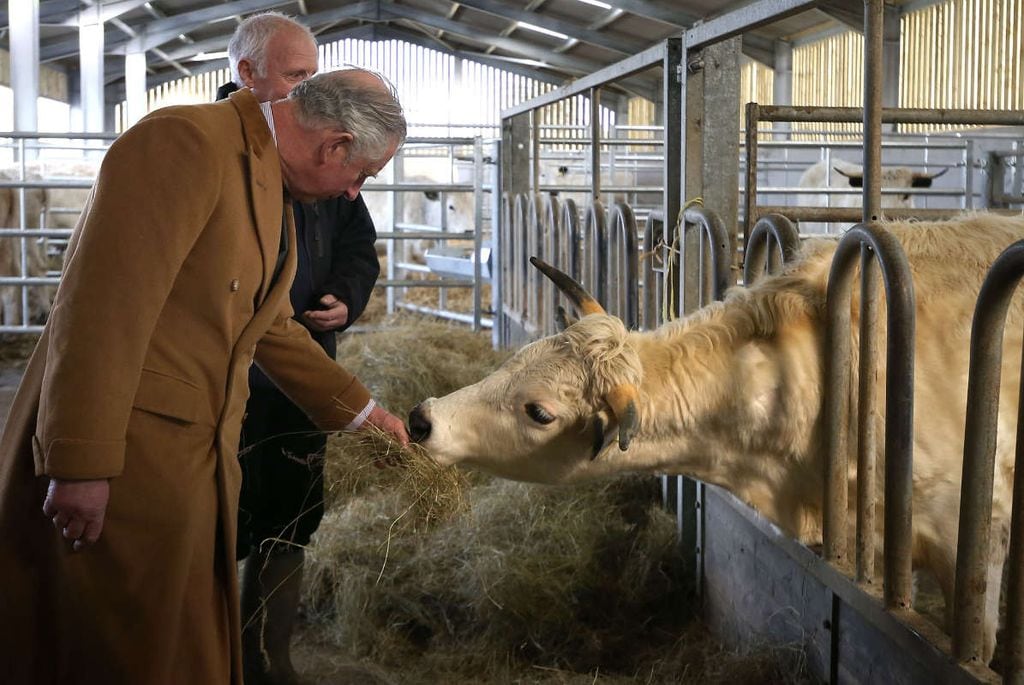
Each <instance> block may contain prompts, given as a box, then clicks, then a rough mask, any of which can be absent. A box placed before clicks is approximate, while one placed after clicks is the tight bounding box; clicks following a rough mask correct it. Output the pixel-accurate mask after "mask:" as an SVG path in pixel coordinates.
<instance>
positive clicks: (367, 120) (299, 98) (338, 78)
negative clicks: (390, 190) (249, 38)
mask: <svg viewBox="0 0 1024 685" xmlns="http://www.w3.org/2000/svg"><path fill="white" fill-rule="evenodd" d="M367 75H369V76H372V77H373V78H371V79H368V78H366V76H367ZM288 99H289V100H291V101H293V102H295V104H296V111H297V114H298V119H299V122H300V123H301V124H303V125H304V126H307V127H309V128H340V129H341V130H343V131H347V132H348V133H351V134H352V139H353V140H352V153H353V154H355V155H358V156H362V157H366V158H368V159H379V158H380V157H382V156H383V155H384V153H385V152H386V151H387V150H388V148H389V147H391V145H392V144H394V143H396V142H397V143H398V145H401V144H402V143H404V142H405V136H406V124H405V113H404V112H403V111H402V105H401V103H399V102H398V92H397V91H396V89H395V87H394V85H392V84H391V82H390V81H388V80H387V79H386V78H384V77H383V76H381V75H380V74H378V73H376V72H374V71H370V70H369V69H360V68H353V69H343V70H341V71H332V72H327V73H323V74H317V75H316V76H314V77H312V78H310V79H307V80H305V81H303V82H302V83H300V84H298V85H297V86H295V88H293V89H292V92H291V93H289V94H288Z"/></svg>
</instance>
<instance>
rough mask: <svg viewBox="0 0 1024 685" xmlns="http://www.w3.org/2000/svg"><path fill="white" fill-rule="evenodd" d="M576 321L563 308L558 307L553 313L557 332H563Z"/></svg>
mask: <svg viewBox="0 0 1024 685" xmlns="http://www.w3.org/2000/svg"><path fill="white" fill-rule="evenodd" d="M577 321H579V319H577V318H576V317H575V316H572V315H571V314H569V313H568V312H567V311H565V307H563V306H562V305H558V311H556V312H555V322H556V323H557V324H558V330H560V331H564V330H565V329H566V328H568V327H569V326H571V325H573V324H574V323H576V322H577Z"/></svg>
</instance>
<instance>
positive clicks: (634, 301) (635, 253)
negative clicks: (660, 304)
mask: <svg viewBox="0 0 1024 685" xmlns="http://www.w3.org/2000/svg"><path fill="white" fill-rule="evenodd" d="M608 223H609V224H610V225H611V228H610V233H609V236H608V271H607V273H608V278H607V279H606V280H608V281H609V284H610V288H609V290H610V292H609V295H608V299H609V304H610V305H613V306H611V308H610V309H609V311H610V312H611V313H612V314H615V315H616V316H618V317H619V318H620V319H622V321H623V323H625V324H626V328H629V329H636V328H639V327H640V309H639V308H640V274H639V271H640V252H639V247H638V245H637V236H636V217H635V216H633V210H632V209H631V208H630V206H629V205H628V204H626V203H624V202H617V203H615V205H614V206H613V207H612V208H611V210H610V211H609V216H608Z"/></svg>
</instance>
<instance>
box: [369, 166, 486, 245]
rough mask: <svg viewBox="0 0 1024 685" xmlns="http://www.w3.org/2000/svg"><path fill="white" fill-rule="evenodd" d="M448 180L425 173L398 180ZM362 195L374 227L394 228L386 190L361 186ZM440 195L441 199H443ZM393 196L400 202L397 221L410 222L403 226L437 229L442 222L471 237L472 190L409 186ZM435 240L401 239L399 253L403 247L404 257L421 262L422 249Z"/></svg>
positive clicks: (416, 182)
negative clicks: (456, 190) (444, 190)
mask: <svg viewBox="0 0 1024 685" xmlns="http://www.w3.org/2000/svg"><path fill="white" fill-rule="evenodd" d="M449 183H450V181H449V180H440V181H439V180H437V179H436V178H431V177H429V176H409V177H406V178H404V179H403V180H402V184H405V185H432V186H436V185H448V184H449ZM371 187H372V186H371ZM362 195H363V201H364V202H366V207H367V209H368V210H369V212H370V217H371V218H372V219H373V223H374V226H375V227H376V229H377V230H378V231H388V232H391V231H394V230H395V228H394V224H395V220H394V210H393V207H392V203H391V197H390V196H389V194H388V193H386V192H382V191H373V190H366V189H365V188H364V190H363V193H362ZM442 196H443V199H444V202H443V203H442ZM396 199H398V200H399V201H400V202H401V205H402V219H401V221H399V222H398V223H405V224H410V226H409V227H408V228H407V229H404V230H408V231H426V230H431V229H435V230H438V231H440V230H441V226H442V224H444V226H445V229H446V230H447V231H448V232H450V233H465V234H467V236H468V238H469V239H472V237H473V231H474V227H475V211H474V199H473V193H471V192H465V191H459V192H454V191H452V192H445V193H441V192H440V191H437V190H415V191H413V190H410V191H402V192H401V197H400V198H396ZM417 227H419V228H417ZM435 242H436V241H433V240H424V239H422V238H412V239H408V240H402V241H400V242H399V244H398V249H399V250H400V252H399V254H403V252H401V250H403V249H404V250H405V253H404V254H406V255H407V257H406V258H407V259H409V260H411V261H414V262H419V263H421V264H422V263H423V262H424V255H425V253H426V251H427V250H428V249H430V248H432V247H433V246H434V245H435ZM378 254H384V251H383V250H382V249H381V246H378Z"/></svg>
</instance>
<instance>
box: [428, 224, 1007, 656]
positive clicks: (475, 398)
mask: <svg viewBox="0 0 1024 685" xmlns="http://www.w3.org/2000/svg"><path fill="white" fill-rule="evenodd" d="M887 228H888V230H890V231H891V232H892V233H893V234H894V235H895V236H896V237H897V238H898V239H899V241H900V242H901V243H902V245H903V248H904V250H905V251H906V254H907V257H908V258H909V261H910V264H911V268H912V271H913V276H914V288H915V293H916V316H917V324H916V325H917V337H916V349H915V376H916V384H915V410H914V502H913V506H914V515H913V559H914V563H915V565H916V566H918V567H921V568H926V569H928V570H930V571H931V572H932V573H934V575H935V577H936V579H937V580H938V581H939V584H940V585H941V587H942V589H943V592H944V594H945V598H946V603H947V604H946V606H947V608H948V607H951V606H952V593H953V576H954V567H955V558H956V531H957V516H958V511H959V501H960V478H961V464H962V454H963V445H964V417H965V405H966V388H967V368H968V350H969V345H968V342H969V338H970V329H971V319H972V315H973V311H974V306H975V300H976V298H977V295H978V291H979V288H980V284H981V282H982V280H983V278H984V276H985V273H986V270H987V269H988V267H989V266H990V265H991V263H992V262H993V261H994V260H995V258H996V257H997V256H998V255H999V253H1000V252H1001V251H1002V250H1003V249H1004V248H1005V247H1007V246H1008V245H1010V244H1012V243H1014V242H1015V241H1017V240H1020V239H1022V238H1024V218H1022V217H1014V218H1007V217H997V216H987V215H981V214H979V215H972V216H965V217H962V218H960V219H959V220H956V221H950V222H943V223H917V224H914V223H893V224H888V225H887ZM834 248H835V242H834V241H832V240H829V239H818V240H815V241H812V242H809V243H807V244H806V245H805V249H804V256H803V258H802V260H801V261H799V262H798V263H796V264H795V265H793V266H790V267H789V268H788V269H787V270H786V271H785V272H784V273H783V274H781V275H779V276H775V277H771V278H767V279H765V280H763V281H762V282H760V283H757V284H755V285H754V286H752V287H751V288H749V289H742V288H735V289H733V290H732V291H730V293H729V294H728V297H727V299H726V301H725V302H723V303H716V304H712V305H710V306H708V307H705V308H704V309H702V310H700V311H699V312H697V313H695V314H693V315H691V316H689V317H687V318H685V319H683V320H679V321H675V322H672V323H668V324H665V325H663V326H662V327H661V328H659V329H657V330H655V331H651V332H637V331H627V330H626V328H625V327H624V326H623V324H622V322H621V321H620V320H619V319H617V318H615V317H613V316H609V315H606V314H604V313H600V312H598V313H592V314H590V315H587V316H584V317H583V318H582V319H580V320H579V321H578V322H576V323H574V324H572V325H570V326H569V327H568V328H566V330H564V331H563V332H561V333H559V334H556V335H553V336H551V337H548V338H544V339H542V340H539V341H537V342H534V343H532V344H530V345H527V346H526V347H524V348H523V349H521V350H520V351H519V352H518V353H517V354H516V355H515V356H514V357H513V358H512V359H511V360H509V361H508V362H507V363H506V364H505V365H504V366H502V367H501V368H500V369H499V370H498V371H496V372H494V373H493V374H492V375H490V376H489V377H487V378H486V379H484V380H482V381H480V382H479V383H476V384H475V385H471V386H468V387H466V388H462V389H461V390H458V391H456V392H454V393H452V394H450V395H448V396H446V397H442V398H439V399H434V398H432V399H428V400H426V401H425V402H423V403H422V404H421V405H420V406H419V407H417V408H416V409H414V410H413V412H412V414H411V415H410V417H409V425H410V432H411V434H412V435H413V437H414V439H416V440H417V441H418V442H420V443H421V444H422V445H423V446H424V447H425V448H426V449H427V450H428V452H429V453H430V454H431V455H432V456H433V458H434V459H436V460H437V461H438V462H440V463H442V464H465V465H469V466H475V467H479V468H481V469H484V470H487V471H490V472H492V473H495V474H497V475H499V476H504V477H506V478H513V479H518V480H529V481H540V482H547V483H570V482H573V481H578V480H582V479H588V478H596V477H601V476H608V475H612V474H619V473H622V472H627V471H630V472H651V473H669V474H684V475H688V476H692V477H695V478H699V479H701V480H703V481H706V482H709V483H715V484H718V485H721V486H723V487H725V488H727V489H728V490H730V491H732V492H733V493H735V494H736V495H737V496H739V497H740V498H742V499H744V500H746V501H747V502H749V503H750V504H751V505H753V506H754V507H755V508H757V509H758V510H760V511H761V512H762V513H763V514H764V515H765V516H767V517H769V518H770V519H772V520H773V521H775V522H776V523H777V524H778V525H779V526H781V527H782V528H784V529H785V530H787V531H788V532H789V533H791V534H792V535H794V536H796V537H798V538H799V539H801V540H804V541H806V542H809V543H811V542H817V541H820V521H821V517H822V496H823V495H822V489H823V482H824V476H823V474H824V441H823V437H824V435H823V430H824V426H823V417H822V401H823V399H822V397H823V391H822V373H823V354H822V347H823V345H824V328H825V308H824V303H825V289H826V281H827V276H828V272H829V266H830V263H831V258H832V254H833V252H834ZM563 290H565V288H563ZM855 290H856V289H855ZM586 297H587V296H585V294H584V296H583V297H582V299H583V302H584V311H588V310H590V311H592V310H593V307H590V306H588V305H586ZM853 309H854V311H853V314H854V322H853V326H852V329H853V331H854V333H853V335H854V338H856V337H857V334H856V331H857V323H856V320H857V316H856V314H857V305H856V304H855V305H854V307H853ZM880 319H881V321H883V322H884V314H883V315H882V317H880ZM1022 325H1024V305H1022V303H1021V302H1020V300H1019V299H1015V300H1014V303H1013V305H1012V306H1011V310H1010V317H1009V321H1008V324H1007V326H1006V331H1007V333H1006V341H1005V346H1006V349H1005V350H1004V355H1003V360H1004V371H1003V384H1002V389H1003V393H1002V401H1001V403H1000V405H999V411H1000V417H999V427H1000V431H1001V432H1000V440H999V445H998V451H997V454H996V480H995V492H994V506H993V525H994V529H993V539H994V540H996V541H997V542H996V544H995V549H994V550H993V558H992V563H991V567H990V574H989V583H990V584H989V587H990V588H994V589H997V588H998V587H999V572H1000V569H1001V566H1002V559H1003V556H1004V548H1005V540H1006V530H1007V525H1008V523H1007V522H1008V521H1009V516H1010V494H1011V487H1012V478H1013V468H1014V467H1013V464H1014V462H1013V454H1014V453H1013V449H1014V441H1015V437H1014V426H1015V425H1016V418H1017V387H1018V378H1019V372H1020V360H1021V330H1022ZM880 328H881V329H883V330H884V325H882V326H880ZM880 335H881V333H880ZM852 349H853V350H854V351H856V350H857V349H858V348H857V344H856V340H854V342H853V346H852ZM879 349H883V350H884V349H885V347H884V345H880V346H879ZM854 356H856V354H854ZM882 364H883V366H884V360H883V362H882ZM883 381H884V373H882V372H880V373H879V379H878V383H879V386H880V389H879V393H878V396H879V397H884V393H883V392H882V391H881V384H882V383H883ZM856 385H857V384H856V380H854V382H853V384H852V387H854V388H855V387H856ZM631 389H636V390H638V392H634V391H632V390H631ZM634 396H635V401H633V400H631V399H630V398H632V397H634ZM879 411H880V413H881V414H882V416H883V417H884V414H885V408H884V406H883V407H880V408H879ZM631 417H635V419H636V420H635V422H634V421H632V420H630V419H631ZM882 437H883V431H881V430H879V431H878V440H879V445H878V449H879V454H882V452H883V446H882ZM616 438H617V442H618V444H616ZM849 443H850V445H851V450H853V449H855V447H853V446H854V445H855V443H856V441H855V440H854V439H851V440H850V441H849ZM856 461H857V460H856V457H855V456H854V455H851V457H850V461H849V463H850V464H851V465H852V466H851V468H854V469H855V468H856ZM883 472H884V469H883V466H882V465H881V464H880V465H879V466H878V469H877V471H876V473H877V474H878V477H879V478H881V475H882V474H883ZM854 486H855V484H854V482H853V479H852V478H851V481H850V488H851V490H853V489H854ZM876 491H877V492H879V493H881V492H882V487H881V484H880V483H879V484H878V485H877V490H876ZM849 501H850V502H851V503H856V496H855V494H854V493H851V495H850V498H849ZM851 520H853V519H851ZM879 520H880V521H881V516H879ZM878 539H879V540H881V539H882V538H881V536H879V538H878ZM989 594H990V601H989V606H988V611H987V619H986V625H985V639H986V649H987V650H988V651H987V652H986V653H987V654H988V655H991V650H992V648H993V646H994V641H995V627H996V618H997V611H996V604H995V599H994V598H993V597H991V596H992V595H995V594H997V590H996V591H993V592H990V593H989Z"/></svg>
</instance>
